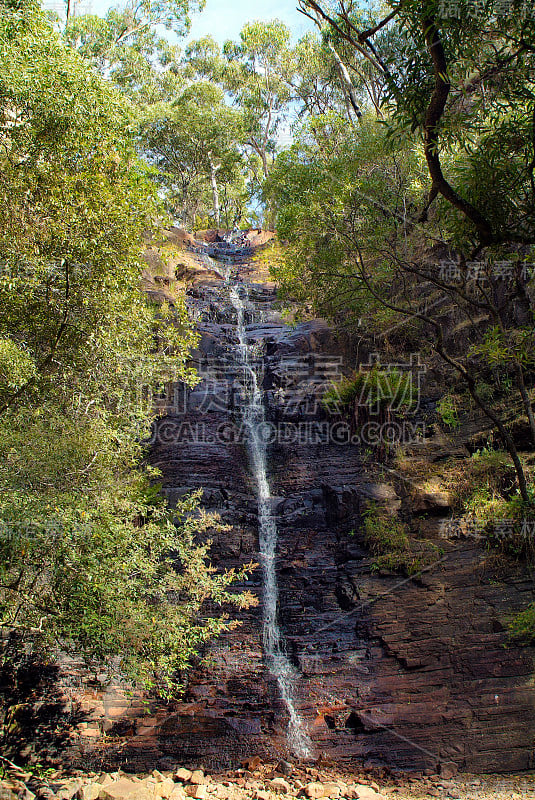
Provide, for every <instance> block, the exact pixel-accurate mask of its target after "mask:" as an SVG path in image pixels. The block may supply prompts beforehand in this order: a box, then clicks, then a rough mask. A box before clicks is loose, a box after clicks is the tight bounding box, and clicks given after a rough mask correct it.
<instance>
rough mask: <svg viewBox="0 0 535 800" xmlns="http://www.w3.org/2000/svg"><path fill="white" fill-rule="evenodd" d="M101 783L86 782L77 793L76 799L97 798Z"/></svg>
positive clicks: (87, 799) (92, 799) (88, 799)
mask: <svg viewBox="0 0 535 800" xmlns="http://www.w3.org/2000/svg"><path fill="white" fill-rule="evenodd" d="M103 788H104V787H103V785H102V784H101V783H86V784H85V786H82V787H81V788H80V789H79V790H78V793H77V795H76V796H77V797H78V800H98V798H99V797H100V791H101V789H103Z"/></svg>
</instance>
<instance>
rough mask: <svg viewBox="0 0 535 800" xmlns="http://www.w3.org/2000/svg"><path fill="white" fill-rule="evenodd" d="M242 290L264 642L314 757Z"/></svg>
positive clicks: (242, 353)
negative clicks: (289, 648) (299, 696)
mask: <svg viewBox="0 0 535 800" xmlns="http://www.w3.org/2000/svg"><path fill="white" fill-rule="evenodd" d="M239 289H241V290H242V292H243V293H244V294H245V297H246V299H247V300H248V292H247V289H246V287H245V286H240V287H239V288H238V286H237V285H234V286H231V289H230V299H231V302H232V305H233V306H234V308H235V309H236V316H237V320H238V323H237V332H238V355H239V359H240V362H241V365H242V367H243V373H244V377H245V380H244V391H245V407H244V412H243V422H244V428H245V430H246V432H247V448H248V451H249V460H250V462H251V468H252V470H253V473H254V478H255V481H256V489H257V495H258V526H259V551H260V560H261V564H262V577H263V644H264V653H265V656H266V661H267V664H268V667H269V669H270V671H271V673H272V674H273V675H274V676H275V678H276V679H277V683H278V686H279V689H280V693H281V696H282V699H283V701H284V703H285V705H286V708H287V710H288V714H289V717H290V719H289V722H288V743H289V745H290V748H291V750H292V751H293V752H294V753H295V755H296V756H298V757H300V758H310V757H311V755H312V742H311V741H310V738H309V736H308V733H307V731H306V726H305V723H304V720H303V719H302V717H301V716H300V714H299V712H298V710H297V708H296V701H295V684H296V680H297V673H296V670H295V669H294V667H293V666H292V664H291V663H290V661H289V660H288V657H287V655H286V653H285V651H284V643H283V637H282V634H281V631H280V628H279V625H278V622H277V602H278V594H279V590H278V585H277V573H276V564H275V558H276V548H277V522H276V519H275V517H274V515H273V509H272V502H271V492H270V488H269V481H268V475H267V444H266V440H265V437H264V436H263V430H264V426H265V422H266V416H265V410H264V404H263V401H262V391H261V389H260V386H259V383H258V375H257V372H256V369H255V367H254V364H253V362H252V359H251V352H250V348H249V346H248V344H247V336H246V331H245V304H244V301H243V298H242V296H241V294H240V291H239Z"/></svg>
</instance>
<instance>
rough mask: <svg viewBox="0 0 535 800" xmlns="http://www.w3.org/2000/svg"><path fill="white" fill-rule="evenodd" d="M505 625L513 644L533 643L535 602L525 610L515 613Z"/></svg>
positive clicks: (534, 639)
mask: <svg viewBox="0 0 535 800" xmlns="http://www.w3.org/2000/svg"><path fill="white" fill-rule="evenodd" d="M507 627H508V630H509V635H510V637H511V639H512V640H513V641H514V642H515V644H520V645H533V644H535V603H532V604H531V605H529V606H528V607H527V608H526V610H525V611H521V612H520V613H519V614H517V615H516V616H515V617H514V618H513V619H512V620H511V621H510V622H509V625H508V626H507Z"/></svg>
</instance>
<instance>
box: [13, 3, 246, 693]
mask: <svg viewBox="0 0 535 800" xmlns="http://www.w3.org/2000/svg"><path fill="white" fill-rule="evenodd" d="M0 49H1V57H0V98H1V100H0V102H1V109H0V115H1V120H0V137H1V145H2V147H1V149H0V161H1V175H2V177H1V180H0V194H1V198H0V307H1V309H2V314H1V316H0V487H1V492H0V610H1V623H0V624H1V625H2V627H3V628H4V629H7V630H10V631H19V632H21V634H23V635H24V634H26V633H28V632H31V633H32V634H33V636H34V637H37V639H39V640H41V641H43V642H47V643H48V644H49V645H51V644H55V645H60V646H61V647H64V648H65V647H75V648H76V649H77V650H81V651H83V652H84V653H86V654H87V655H88V656H90V657H95V658H97V659H99V660H101V661H102V660H104V661H106V660H109V659H111V658H113V657H115V658H117V657H118V658H120V660H121V663H122V668H123V670H124V671H125V672H126V673H127V674H129V675H130V676H133V677H134V678H136V679H138V680H140V681H141V682H142V683H143V684H144V685H147V686H155V687H157V688H158V689H159V690H160V691H164V692H165V691H170V690H171V689H172V688H173V687H176V685H177V680H178V678H177V675H178V672H177V671H179V670H183V669H184V668H185V667H186V666H187V664H188V662H189V660H190V658H191V656H192V654H193V653H194V652H196V651H197V649H198V647H199V646H200V645H201V644H202V642H203V641H205V640H206V639H207V638H209V637H210V636H212V635H214V634H215V633H217V632H218V631H220V630H222V629H224V628H225V627H227V626H228V625H229V624H231V623H230V622H229V620H228V618H226V617H225V616H224V615H223V614H222V615H221V616H219V617H214V616H209V617H208V618H206V615H205V614H204V612H203V613H202V614H201V611H202V609H203V607H204V603H205V601H206V600H210V601H212V602H215V603H220V604H227V603H229V602H230V603H234V604H235V603H246V602H247V599H246V598H243V597H239V598H237V597H235V596H234V595H233V593H231V592H229V590H228V587H229V584H230V583H231V582H232V580H233V578H234V577H235V576H234V575H232V574H225V575H218V574H215V573H214V572H213V571H212V570H211V568H210V567H209V565H208V563H207V548H206V547H205V546H199V545H198V544H197V543H196V542H197V536H198V535H202V534H203V533H204V532H206V531H208V530H209V529H210V528H211V527H213V526H214V525H215V524H216V522H215V521H214V520H212V519H210V518H206V517H202V515H199V513H198V512H195V501H194V499H192V500H185V501H184V502H183V503H182V504H181V505H180V506H179V507H178V509H177V510H176V513H175V514H174V515H173V516H172V515H171V513H170V512H169V510H168V509H167V508H166V507H165V505H164V504H163V502H162V501H161V500H160V499H159V496H158V492H157V487H155V486H154V480H153V479H154V477H155V476H154V474H151V473H150V472H148V471H147V470H142V469H141V467H140V464H141V459H142V456H143V447H142V445H141V441H142V440H143V438H144V437H146V435H147V433H148V430H147V426H148V422H149V412H150V405H149V408H147V404H146V403H143V402H141V400H142V398H143V397H144V396H147V395H148V396H149V397H150V396H151V395H152V391H153V390H154V389H155V388H157V387H158V386H161V384H162V383H163V382H164V381H167V380H169V379H171V378H173V377H174V378H175V379H176V378H182V379H185V380H188V381H191V380H193V376H192V375H191V374H190V372H189V371H188V369H187V368H186V358H187V355H188V352H189V349H190V347H191V346H192V344H193V343H194V341H195V336H194V334H193V332H192V330H191V328H190V326H189V323H188V321H187V315H186V312H185V308H184V305H183V303H182V301H181V300H180V298H177V300H176V304H175V307H174V308H173V309H169V308H165V307H160V308H159V309H154V308H152V307H150V306H149V305H148V304H147V302H146V300H145V298H144V295H143V294H142V292H141V291H140V288H139V286H140V278H141V269H142V263H141V252H142V244H143V236H144V234H146V231H147V230H150V229H151V228H153V227H154V225H155V222H156V217H157V210H158V206H157V198H156V193H155V190H154V188H153V187H152V186H151V184H150V183H149V181H148V180H147V178H146V175H145V171H144V168H143V165H142V164H141V163H140V162H139V161H138V160H137V157H136V154H135V151H134V149H133V147H132V144H131V142H130V140H129V137H128V135H127V133H126V131H127V127H128V121H129V120H128V113H127V109H126V110H125V100H124V97H120V96H119V95H118V94H117V93H116V91H115V90H114V89H112V88H111V86H110V84H108V83H107V82H106V81H104V80H103V79H102V78H101V77H99V76H98V75H97V74H95V73H94V72H93V71H91V69H90V68H89V67H88V66H86V65H85V64H84V63H83V61H82V59H81V58H80V56H79V55H78V54H76V53H75V52H73V51H72V50H71V49H69V48H67V47H66V46H64V45H63V44H62V42H61V40H60V39H59V37H58V36H57V35H56V34H55V33H53V31H52V29H51V28H50V27H49V25H48V23H47V22H46V20H45V18H44V16H43V15H42V14H41V12H40V11H39V10H38V9H37V8H36V7H35V6H34V5H32V4H31V3H24V4H23V5H20V6H17V7H13V6H11V5H8V4H7V5H6V4H5V3H4V4H2V5H1V6H0Z"/></svg>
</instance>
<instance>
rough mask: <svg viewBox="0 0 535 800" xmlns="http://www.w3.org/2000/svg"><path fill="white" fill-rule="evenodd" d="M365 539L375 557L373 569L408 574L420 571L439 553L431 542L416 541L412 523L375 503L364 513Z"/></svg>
mask: <svg viewBox="0 0 535 800" xmlns="http://www.w3.org/2000/svg"><path fill="white" fill-rule="evenodd" d="M364 541H365V543H366V545H367V546H368V547H369V549H370V550H371V552H372V553H373V555H374V556H375V559H374V562H373V569H375V570H382V569H385V570H389V571H392V572H398V571H400V572H403V573H405V574H406V575H414V574H416V573H417V572H419V571H420V570H421V569H422V568H423V567H424V566H426V565H427V564H429V563H431V561H433V560H434V559H435V558H436V555H437V552H438V548H437V547H436V546H435V545H432V544H431V543H429V542H425V543H422V542H414V541H412V540H411V538H410V536H409V529H408V526H407V525H406V524H405V523H404V522H403V521H402V520H400V519H399V518H398V517H396V516H393V515H391V514H389V513H388V512H387V511H386V510H385V509H384V508H381V507H380V506H378V505H377V504H375V503H371V504H370V505H369V506H368V508H367V509H366V511H365V513H364Z"/></svg>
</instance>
